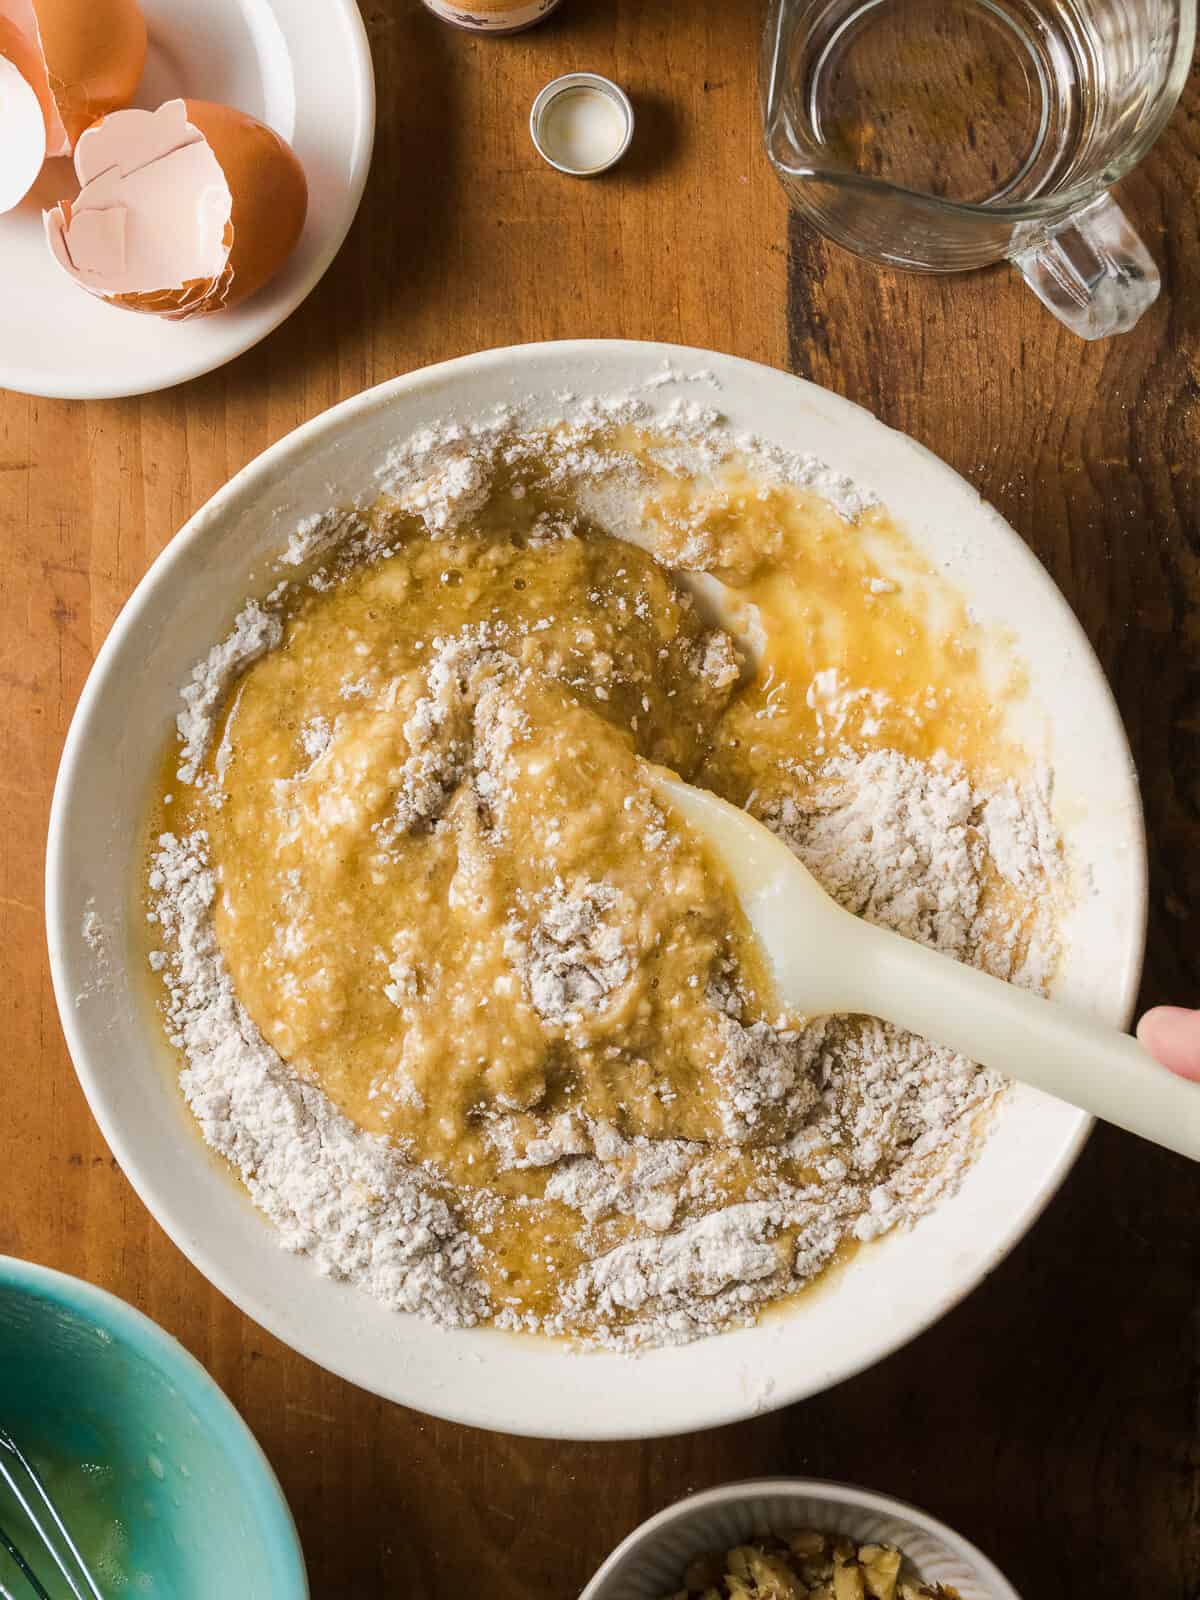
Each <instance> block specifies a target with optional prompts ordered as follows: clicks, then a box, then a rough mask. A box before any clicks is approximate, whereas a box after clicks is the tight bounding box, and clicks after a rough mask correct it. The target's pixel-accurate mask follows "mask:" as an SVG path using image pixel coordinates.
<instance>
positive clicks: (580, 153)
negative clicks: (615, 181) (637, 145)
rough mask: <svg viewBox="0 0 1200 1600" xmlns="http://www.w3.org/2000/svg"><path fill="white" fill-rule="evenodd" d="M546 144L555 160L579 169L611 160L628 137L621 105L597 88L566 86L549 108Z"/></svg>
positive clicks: (543, 130) (545, 122)
mask: <svg viewBox="0 0 1200 1600" xmlns="http://www.w3.org/2000/svg"><path fill="white" fill-rule="evenodd" d="M540 132H541V138H542V144H543V145H544V147H545V149H546V153H547V155H549V156H550V157H551V159H552V160H554V161H557V162H560V163H561V164H562V165H563V166H564V167H571V168H573V169H574V170H575V171H577V172H590V171H593V170H594V169H595V168H596V167H603V166H606V165H607V164H608V162H610V161H611V160H612V159H613V157H614V156H615V155H616V153H617V151H618V150H619V149H620V148H621V145H622V143H623V142H624V139H625V118H624V116H623V115H622V112H621V108H620V107H619V106H618V105H617V104H616V102H615V101H613V100H612V99H610V97H609V96H608V95H606V94H603V93H602V92H600V91H599V90H597V89H564V90H563V92H562V93H561V94H558V95H555V97H554V99H553V100H551V102H550V104H549V105H548V106H547V107H546V110H545V113H544V114H543V116H542V123H541V130H540Z"/></svg>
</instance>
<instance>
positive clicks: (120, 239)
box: [45, 100, 307, 318]
mask: <svg viewBox="0 0 1200 1600" xmlns="http://www.w3.org/2000/svg"><path fill="white" fill-rule="evenodd" d="M75 170H76V173H77V176H78V178H79V182H80V185H81V188H80V192H79V195H78V196H77V197H76V199H75V200H74V201H63V203H62V204H61V205H58V206H55V207H54V209H53V210H52V211H48V212H46V214H45V223H46V237H47V241H48V243H49V245H50V249H51V251H52V253H53V255H54V258H55V260H56V261H57V262H58V263H59V265H60V266H61V267H62V268H63V270H64V271H65V272H67V273H69V274H70V276H71V277H72V278H74V279H75V281H76V282H77V283H79V284H81V285H82V286H83V287H84V288H85V289H88V290H90V291H91V293H93V294H95V295H98V296H100V297H101V298H102V299H105V300H108V301H109V302H110V303H111V304H113V305H118V306H121V307H123V308H124V309H126V310H130V311H146V312H152V313H156V314H158V315H160V316H165V317H172V318H183V317H189V316H197V315H204V314H207V313H209V312H213V311H219V310H221V309H222V308H223V307H225V306H229V305H235V304H236V303H237V302H238V301H239V300H244V299H245V298H246V297H247V295H250V294H253V293H254V291H255V290H256V289H258V288H261V286H262V285H263V284H264V283H265V282H266V281H267V279H268V278H269V277H271V276H272V274H273V273H275V272H276V271H277V270H278V269H279V267H280V266H281V265H282V264H283V262H284V261H285V260H286V258H287V256H288V254H289V253H290V251H291V250H292V248H293V246H294V245H295V243H296V240H297V239H298V238H299V236H300V231H301V229H302V228H303V226H304V215H305V210H306V205H307V185H306V183H305V179H304V172H303V170H302V168H301V166H300V163H299V162H298V161H297V160H296V157H295V156H294V155H293V153H292V151H291V150H290V149H289V147H288V146H287V145H286V144H285V143H284V141H283V140H282V139H280V137H279V136H278V134H276V133H273V132H272V131H271V129H270V128H267V127H266V126H264V124H263V123H261V122H258V121H256V119H255V118H253V117H249V116H247V115H246V114H245V113H244V112H240V111H234V110H232V109H231V108H230V107H228V106H218V105H214V104H212V103H211V102H208V101H202V100H189V101H186V102H185V101H183V100H169V101H167V102H166V104H165V105H162V106H160V107H159V108H158V110H157V111H116V112H113V113H112V114H111V115H109V116H107V117H105V118H104V119H103V120H102V121H100V122H98V123H96V125H95V126H94V127H92V128H89V129H88V130H87V132H86V133H85V134H83V136H82V137H81V138H80V140H79V143H78V145H77V146H76V150H75Z"/></svg>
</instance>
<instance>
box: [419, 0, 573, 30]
mask: <svg viewBox="0 0 1200 1600" xmlns="http://www.w3.org/2000/svg"><path fill="white" fill-rule="evenodd" d="M561 3H562V0H469V3H468V0H425V4H426V6H427V7H428V8H429V10H430V11H432V12H433V14H434V16H435V17H440V18H441V19H442V21H443V22H448V23H450V24H451V26H452V27H455V28H464V29H465V30H466V31H467V32H468V33H495V34H501V33H520V32H521V30H522V29H523V28H532V27H533V26H534V25H535V23H538V22H541V21H543V19H544V18H546V17H548V16H549V15H550V13H551V12H552V11H556V10H557V9H558V7H559V6H560V5H561Z"/></svg>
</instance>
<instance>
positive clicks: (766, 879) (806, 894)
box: [654, 768, 1200, 1160]
mask: <svg viewBox="0 0 1200 1600" xmlns="http://www.w3.org/2000/svg"><path fill="white" fill-rule="evenodd" d="M654 783H655V787H656V789H657V791H658V793H659V796H660V798H661V799H662V800H663V801H664V802H665V803H666V804H667V805H669V806H670V807H673V808H674V809H675V810H676V811H677V812H678V813H679V815H680V816H682V817H683V818H684V820H685V821H687V822H689V823H691V825H692V827H693V828H695V829H696V831H697V832H698V833H700V834H702V835H703V837H704V838H705V839H706V840H707V841H708V844H709V846H710V847H711V848H712V850H713V851H714V852H715V853H716V855H717V856H718V858H719V859H720V861H721V862H722V864H723V865H724V867H725V870H726V872H727V873H728V874H729V877H730V879H731V880H732V883H733V886H734V888H735V889H736V891H737V895H738V899H739V900H740V902H741V905H742V909H743V910H744V911H745V913H746V917H747V920H748V921H749V923H750V926H751V927H752V928H753V930H754V932H755V934H756V936H757V938H758V940H759V942H760V943H761V945H762V948H763V951H764V954H765V955H766V958H767V961H768V964H769V966H770V968H771V972H772V975H773V977H774V980H775V988H776V993H777V994H778V997H779V999H780V1000H781V1001H782V1003H783V1004H784V1005H786V1006H788V1007H789V1008H790V1009H792V1010H794V1011H798V1012H801V1013H802V1014H803V1015H805V1016H810V1017H824V1016H829V1015H833V1014H838V1013H843V1014H844V1013H850V1014H860V1015H864V1016H871V1017H880V1018H881V1019H882V1020H883V1021H885V1022H894V1023H897V1024H898V1025H899V1026H900V1027H902V1028H907V1029H908V1030H909V1031H910V1032H912V1033H918V1034H921V1035H922V1036H923V1037H924V1038H926V1039H932V1040H933V1041H934V1042H935V1043H937V1044H943V1045H948V1046H949V1047H950V1049H952V1050H957V1051H960V1052H961V1053H962V1054H963V1055H964V1056H967V1057H969V1058H970V1059H971V1060H972V1061H978V1062H980V1063H981V1064H982V1065H984V1066H987V1067H993V1068H995V1070H996V1071H997V1072H1003V1073H1004V1074H1006V1075H1007V1076H1008V1077H1011V1078H1018V1079H1020V1081H1021V1082H1022V1083H1028V1084H1032V1085H1033V1087H1034V1088H1036V1089H1043V1090H1045V1092H1046V1093H1047V1094H1052V1095H1057V1096H1058V1098H1059V1099H1060V1100H1069V1101H1070V1102H1071V1104H1072V1105H1075V1106H1079V1107H1080V1108H1081V1109H1082V1110H1084V1111H1088V1112H1091V1114H1092V1115H1093V1116H1096V1117H1102V1118H1103V1119H1104V1121H1105V1122H1115V1123H1116V1124H1117V1126H1118V1127H1120V1128H1127V1129H1128V1130H1129V1131H1130V1133H1137V1134H1140V1135H1141V1137H1142V1138H1143V1139H1150V1140H1152V1141H1153V1142H1154V1143H1155V1144H1160V1145H1164V1146H1165V1147H1166V1148H1167V1149H1168V1150H1178V1151H1179V1152H1180V1153H1181V1154H1182V1155H1185V1156H1190V1157H1191V1158H1192V1159H1193V1160H1198V1159H1200V1084H1197V1083H1190V1082H1188V1081H1187V1080H1185V1079H1183V1078H1178V1077H1176V1076H1175V1075H1174V1074H1173V1073H1170V1072H1168V1071H1167V1069H1166V1068H1165V1067H1161V1066H1159V1064H1158V1062H1156V1061H1155V1060H1154V1058H1153V1057H1152V1056H1150V1055H1148V1054H1147V1052H1146V1051H1145V1050H1143V1049H1142V1047H1141V1046H1140V1045H1139V1044H1138V1043H1137V1041H1136V1040H1134V1039H1131V1038H1130V1037H1129V1035H1128V1034H1124V1033H1118V1032H1117V1030H1116V1029H1115V1028H1108V1027H1105V1026H1104V1025H1103V1024H1102V1023H1099V1022H1094V1021H1093V1020H1092V1019H1091V1018H1090V1017H1087V1016H1083V1015H1082V1014H1081V1013H1079V1012H1078V1011H1073V1010H1071V1009H1070V1008H1069V1007H1068V1006H1065V1005H1060V1004H1059V1003H1058V1002H1056V1001H1052V1000H1045V999H1043V998H1042V997H1041V995H1036V994H1030V993H1029V991H1028V990H1025V989H1017V988H1014V987H1013V986H1012V985H1011V984H1008V983H1004V982H1002V981H1001V980H1000V979H999V978H993V977H990V976H989V975H988V974H987V973H985V972H980V971H978V970H977V969H976V968H975V967H967V966H963V965H962V964H961V963H960V962H958V961H954V960H953V959H951V957H949V956H944V955H940V954H939V953H938V952H937V951H936V950H929V949H927V948H926V947H925V946H924V945H920V944H914V943H913V941H912V940H911V939H905V938H903V937H902V936H901V935H900V934H898V933H891V932H889V931H887V930H886V929H883V928H877V927H875V926H873V925H872V924H871V923H869V922H864V921H863V920H862V918H861V917H856V916H854V915H853V914H852V913H851V912H849V911H845V910H843V908H842V907H841V906H839V905H838V904H837V903H836V902H835V901H833V900H831V899H830V898H829V896H828V895H827V894H826V893H825V891H824V889H822V888H821V886H820V885H819V884H818V883H817V881H816V879H815V878H814V877H813V876H812V874H811V873H810V872H809V870H808V868H807V867H805V866H804V865H803V864H802V863H801V862H799V861H797V859H796V857H795V856H794V855H793V854H792V852H791V851H790V850H789V849H788V848H787V846H786V845H785V844H784V843H783V842H782V841H781V840H779V839H777V838H776V837H775V835H774V834H773V833H771V832H770V830H769V829H767V828H765V827H763V825H762V824H761V823H760V822H756V821H755V820H754V818H753V817H750V816H748V815H747V814H746V813H745V812H744V811H739V810H738V808H737V807H736V806H732V805H730V804H729V803H728V802H727V801H725V800H721V799H719V798H718V797H717V796H716V795H714V794H711V793H710V792H709V791H708V790H707V789H695V788H693V787H692V786H691V785H690V784H687V783H684V782H682V781H681V780H680V779H679V778H677V777H675V775H674V774H673V773H669V772H666V771H664V770H663V769H661V768H655V769H654Z"/></svg>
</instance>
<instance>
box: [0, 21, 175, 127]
mask: <svg viewBox="0 0 1200 1600" xmlns="http://www.w3.org/2000/svg"><path fill="white" fill-rule="evenodd" d="M4 23H7V25H8V27H9V28H10V29H11V30H12V31H13V32H15V33H16V34H18V35H19V36H20V38H21V39H22V41H23V50H24V54H25V64H24V65H23V64H22V62H21V61H16V65H17V66H18V68H19V69H20V70H21V71H22V72H23V74H24V76H25V77H26V79H27V80H28V82H29V83H30V84H31V85H32V87H33V90H34V92H35V94H36V95H37V97H38V100H39V101H40V102H41V106H42V111H43V114H44V115H45V119H46V149H45V153H46V155H48V156H64V155H70V154H71V152H72V151H73V150H74V148H75V145H76V143H77V141H78V139H79V137H80V135H81V134H82V133H83V131H84V129H85V128H87V127H89V126H90V124H91V123H93V122H95V120H96V119H97V117H103V116H106V115H107V114H108V113H109V112H110V111H114V110H117V109H118V108H119V107H121V106H126V105H128V104H129V102H130V100H132V99H133V96H134V93H135V91H136V89H137V86H138V80H139V79H140V78H141V76H142V69H143V68H144V66H145V64H146V19H145V18H144V17H143V15H142V12H141V8H140V6H139V5H138V4H137V0H0V24H4ZM4 53H5V54H8V52H7V51H4ZM10 59H15V58H13V57H11V56H10Z"/></svg>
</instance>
